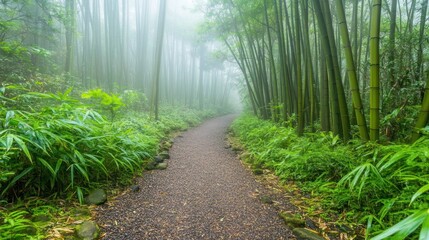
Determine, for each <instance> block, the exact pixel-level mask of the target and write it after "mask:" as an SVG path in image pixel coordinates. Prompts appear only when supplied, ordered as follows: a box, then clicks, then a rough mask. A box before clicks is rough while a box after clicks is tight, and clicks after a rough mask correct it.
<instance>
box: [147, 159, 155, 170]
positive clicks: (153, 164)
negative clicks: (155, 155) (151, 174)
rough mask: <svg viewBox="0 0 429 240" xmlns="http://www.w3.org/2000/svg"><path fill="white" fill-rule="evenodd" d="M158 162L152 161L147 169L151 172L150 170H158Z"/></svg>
mask: <svg viewBox="0 0 429 240" xmlns="http://www.w3.org/2000/svg"><path fill="white" fill-rule="evenodd" d="M156 164H157V163H156V162H155V161H150V162H148V163H147V164H146V166H145V169H146V170H148V171H150V170H154V169H156Z"/></svg>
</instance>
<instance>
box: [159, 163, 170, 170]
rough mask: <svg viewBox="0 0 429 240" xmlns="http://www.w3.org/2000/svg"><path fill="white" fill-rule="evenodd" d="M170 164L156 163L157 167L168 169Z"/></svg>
mask: <svg viewBox="0 0 429 240" xmlns="http://www.w3.org/2000/svg"><path fill="white" fill-rule="evenodd" d="M167 167H168V164H167V163H159V164H158V165H156V169H158V170H165V169H167Z"/></svg>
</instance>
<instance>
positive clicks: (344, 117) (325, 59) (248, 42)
mask: <svg viewBox="0 0 429 240" xmlns="http://www.w3.org/2000/svg"><path fill="white" fill-rule="evenodd" d="M427 4H428V1H427V0H418V1H417V0H413V1H406V0H395V1H379V0H374V1H358V0H352V1H344V0H342V1H340V0H338V1H337V0H335V1H334V0H330V1H318V0H293V1H283V0H273V1H269V0H255V1H251V3H249V1H245V0H209V1H208V2H207V4H206V5H204V6H203V9H204V11H205V13H206V22H205V25H204V28H203V29H204V31H205V32H206V33H207V34H211V35H216V36H218V39H219V41H221V42H223V43H224V45H225V48H227V49H228V51H229V53H230V58H231V59H233V60H235V61H236V63H237V66H238V68H239V69H240V70H241V72H242V77H241V78H242V80H241V85H242V88H243V89H244V90H246V94H243V95H244V96H245V99H246V100H247V103H248V105H249V108H250V109H251V110H252V112H253V113H254V114H255V115H257V116H259V117H261V118H263V119H271V120H273V121H274V122H282V121H289V120H290V119H294V121H296V123H295V125H294V126H296V130H297V132H298V134H299V135H302V134H303V133H304V130H308V131H309V132H313V131H315V130H323V131H326V132H329V131H332V132H333V133H334V134H335V135H339V136H340V138H342V139H344V140H348V139H351V137H353V136H355V135H358V136H359V138H360V139H362V140H363V141H367V140H371V141H374V142H377V141H383V142H384V141H401V142H407V141H410V140H411V139H412V138H413V137H412V132H414V135H415V136H414V138H413V139H414V140H416V139H417V138H418V137H419V133H418V132H419V129H421V128H424V127H425V126H426V125H427V119H428V118H427V116H428V112H427V111H425V110H422V111H420V114H419V113H418V109H419V108H420V106H422V109H426V107H425V106H426V105H427V101H426V99H424V97H423V95H424V92H425V87H424V86H425V82H426V79H427V74H426V73H427V61H426V60H427V59H428V55H427V52H425V51H422V49H425V48H426V47H427V41H425V39H426V36H425V35H424V32H425V30H427V29H426V28H427V26H426V22H427V19H426V16H427ZM423 101H424V102H423ZM422 103H423V104H422ZM394 112H396V115H395V116H394V117H393V115H392V114H393V113H394ZM417 115H420V116H419V119H420V120H419V122H418V123H416V121H415V120H416V119H417ZM368 116H369V118H368V119H367V117H368ZM405 119H406V120H405ZM408 119H412V120H411V121H409V120H408ZM403 121H408V122H407V123H408V124H409V125H408V127H401V126H400V125H401V124H402V122H403ZM414 126H415V128H413V127H414ZM316 127H318V128H317V129H316ZM357 130H358V131H357Z"/></svg>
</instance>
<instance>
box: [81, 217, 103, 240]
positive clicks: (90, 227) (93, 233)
mask: <svg viewBox="0 0 429 240" xmlns="http://www.w3.org/2000/svg"><path fill="white" fill-rule="evenodd" d="M75 233H76V237H77V238H78V239H82V240H93V239H97V238H98V237H99V236H100V229H99V227H98V226H97V224H96V223H95V222H93V221H84V222H83V223H81V224H80V225H78V226H77V227H76V229H75Z"/></svg>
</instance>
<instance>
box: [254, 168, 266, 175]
mask: <svg viewBox="0 0 429 240" xmlns="http://www.w3.org/2000/svg"><path fill="white" fill-rule="evenodd" d="M252 172H253V174H255V175H262V174H264V170H262V169H260V168H255V169H253V170H252Z"/></svg>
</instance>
